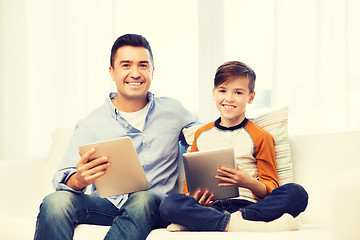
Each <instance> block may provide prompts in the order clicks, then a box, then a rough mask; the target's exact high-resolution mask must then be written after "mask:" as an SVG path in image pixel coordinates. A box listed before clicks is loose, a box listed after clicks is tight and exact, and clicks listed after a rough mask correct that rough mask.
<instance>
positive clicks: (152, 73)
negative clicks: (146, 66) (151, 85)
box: [151, 67, 155, 80]
mask: <svg viewBox="0 0 360 240" xmlns="http://www.w3.org/2000/svg"><path fill="white" fill-rule="evenodd" d="M154 71H155V67H153V69H152V72H151V80H154Z"/></svg>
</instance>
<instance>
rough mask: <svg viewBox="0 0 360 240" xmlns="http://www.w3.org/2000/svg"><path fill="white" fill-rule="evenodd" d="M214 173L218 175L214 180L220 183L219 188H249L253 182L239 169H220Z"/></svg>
mask: <svg viewBox="0 0 360 240" xmlns="http://www.w3.org/2000/svg"><path fill="white" fill-rule="evenodd" d="M216 171H217V173H218V174H217V175H216V176H215V178H216V179H218V180H220V181H221V183H219V186H221V187H226V186H236V187H244V188H249V186H250V185H251V184H253V182H254V178H253V177H251V176H250V174H248V173H247V172H246V171H245V170H244V169H241V168H237V169H234V168H230V167H220V168H218V169H216Z"/></svg>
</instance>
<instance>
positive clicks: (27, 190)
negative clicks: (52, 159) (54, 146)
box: [0, 159, 46, 215]
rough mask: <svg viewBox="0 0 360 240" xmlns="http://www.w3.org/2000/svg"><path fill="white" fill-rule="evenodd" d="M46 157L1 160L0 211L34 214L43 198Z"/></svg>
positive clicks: (4, 212) (3, 212)
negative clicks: (39, 158) (0, 186)
mask: <svg viewBox="0 0 360 240" xmlns="http://www.w3.org/2000/svg"><path fill="white" fill-rule="evenodd" d="M45 162H46V160H45V159H41V160H29V159H24V160H18V159H12V160H0V182H1V184H2V189H1V196H2V197H1V199H0V213H2V214H11V215H16V214H19V215H33V214H34V213H37V212H38V209H39V205H40V203H41V200H42V198H43V179H44V170H45V168H44V166H45Z"/></svg>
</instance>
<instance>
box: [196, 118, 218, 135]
mask: <svg viewBox="0 0 360 240" xmlns="http://www.w3.org/2000/svg"><path fill="white" fill-rule="evenodd" d="M213 127H215V121H213V122H209V123H206V124H204V125H202V126H201V127H199V128H198V129H197V130H196V132H195V135H199V134H200V133H202V132H204V131H207V130H210V129H212V128H213Z"/></svg>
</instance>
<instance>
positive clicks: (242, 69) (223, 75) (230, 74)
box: [214, 61, 256, 93]
mask: <svg viewBox="0 0 360 240" xmlns="http://www.w3.org/2000/svg"><path fill="white" fill-rule="evenodd" d="M234 77H246V78H248V79H249V90H250V93H252V92H254V89H255V79H256V75H255V72H254V70H252V69H251V67H249V66H248V65H246V64H245V63H242V62H238V61H230V62H226V63H224V64H222V65H221V66H220V67H218V69H217V70H216V74H215V78H214V87H218V86H219V85H221V84H223V83H224V82H226V81H228V80H230V79H231V78H234Z"/></svg>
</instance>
